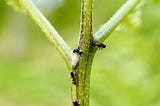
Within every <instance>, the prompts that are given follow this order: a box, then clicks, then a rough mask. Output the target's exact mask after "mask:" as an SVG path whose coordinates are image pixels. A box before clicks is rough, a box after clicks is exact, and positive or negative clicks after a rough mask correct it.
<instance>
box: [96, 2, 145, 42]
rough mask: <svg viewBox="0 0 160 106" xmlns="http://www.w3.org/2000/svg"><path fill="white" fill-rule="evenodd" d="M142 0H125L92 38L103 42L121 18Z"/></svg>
mask: <svg viewBox="0 0 160 106" xmlns="http://www.w3.org/2000/svg"><path fill="white" fill-rule="evenodd" d="M140 1H142V0H127V1H126V3H124V5H123V6H122V7H121V8H120V9H119V10H118V11H117V12H116V13H115V14H114V15H113V16H112V17H111V18H110V19H109V21H107V22H106V23H105V24H104V25H103V26H102V27H101V28H100V29H99V30H98V31H97V32H96V33H95V36H94V38H95V39H96V40H98V41H101V42H103V41H104V40H105V39H106V38H107V37H108V36H109V35H110V34H111V33H112V32H113V31H114V29H115V28H116V27H117V26H118V25H119V24H120V23H121V22H122V20H123V19H124V18H125V17H126V16H127V15H128V14H129V13H130V12H131V11H132V10H133V9H134V8H135V6H136V5H137V4H138V3H139V2H140Z"/></svg>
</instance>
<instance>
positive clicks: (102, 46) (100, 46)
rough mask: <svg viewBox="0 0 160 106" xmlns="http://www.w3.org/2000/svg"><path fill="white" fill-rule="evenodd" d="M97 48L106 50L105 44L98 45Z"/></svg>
mask: <svg viewBox="0 0 160 106" xmlns="http://www.w3.org/2000/svg"><path fill="white" fill-rule="evenodd" d="M96 46H97V47H99V48H106V45H105V44H103V43H97V44H96Z"/></svg>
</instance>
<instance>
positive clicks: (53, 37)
mask: <svg viewBox="0 0 160 106" xmlns="http://www.w3.org/2000/svg"><path fill="white" fill-rule="evenodd" d="M20 3H21V5H22V6H23V8H24V9H25V10H26V11H27V13H28V14H29V15H30V16H31V17H32V18H33V20H34V21H35V22H36V23H37V24H38V26H39V27H40V28H41V30H42V31H43V32H44V34H45V35H46V37H47V38H48V39H49V41H50V42H51V43H53V44H54V45H55V46H56V48H57V50H58V51H59V52H60V54H61V55H62V57H63V58H64V60H65V62H66V63H67V65H68V67H70V62H71V58H72V55H73V54H72V50H71V49H70V47H69V46H68V44H67V43H66V42H65V41H64V40H63V38H62V37H61V36H60V35H59V34H58V32H57V31H56V30H55V28H54V27H53V26H52V25H51V24H50V22H49V21H48V20H47V19H46V17H45V16H44V15H43V14H42V13H41V12H40V10H39V9H38V8H37V7H36V5H34V3H33V2H32V1H31V0H20Z"/></svg>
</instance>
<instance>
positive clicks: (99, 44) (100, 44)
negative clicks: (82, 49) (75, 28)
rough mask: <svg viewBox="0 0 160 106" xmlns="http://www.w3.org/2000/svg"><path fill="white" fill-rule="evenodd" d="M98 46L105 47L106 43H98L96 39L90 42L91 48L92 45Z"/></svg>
mask: <svg viewBox="0 0 160 106" xmlns="http://www.w3.org/2000/svg"><path fill="white" fill-rule="evenodd" d="M96 46H97V47H98V48H106V45H105V44H103V43H100V42H98V41H92V42H91V48H94V47H96Z"/></svg>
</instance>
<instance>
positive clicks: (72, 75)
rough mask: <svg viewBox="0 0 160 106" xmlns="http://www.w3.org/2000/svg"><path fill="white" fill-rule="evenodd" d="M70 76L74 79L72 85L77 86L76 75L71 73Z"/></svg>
mask: <svg viewBox="0 0 160 106" xmlns="http://www.w3.org/2000/svg"><path fill="white" fill-rule="evenodd" d="M70 76H71V78H72V83H73V84H74V85H76V79H75V75H74V73H73V72H71V73H70Z"/></svg>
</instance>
